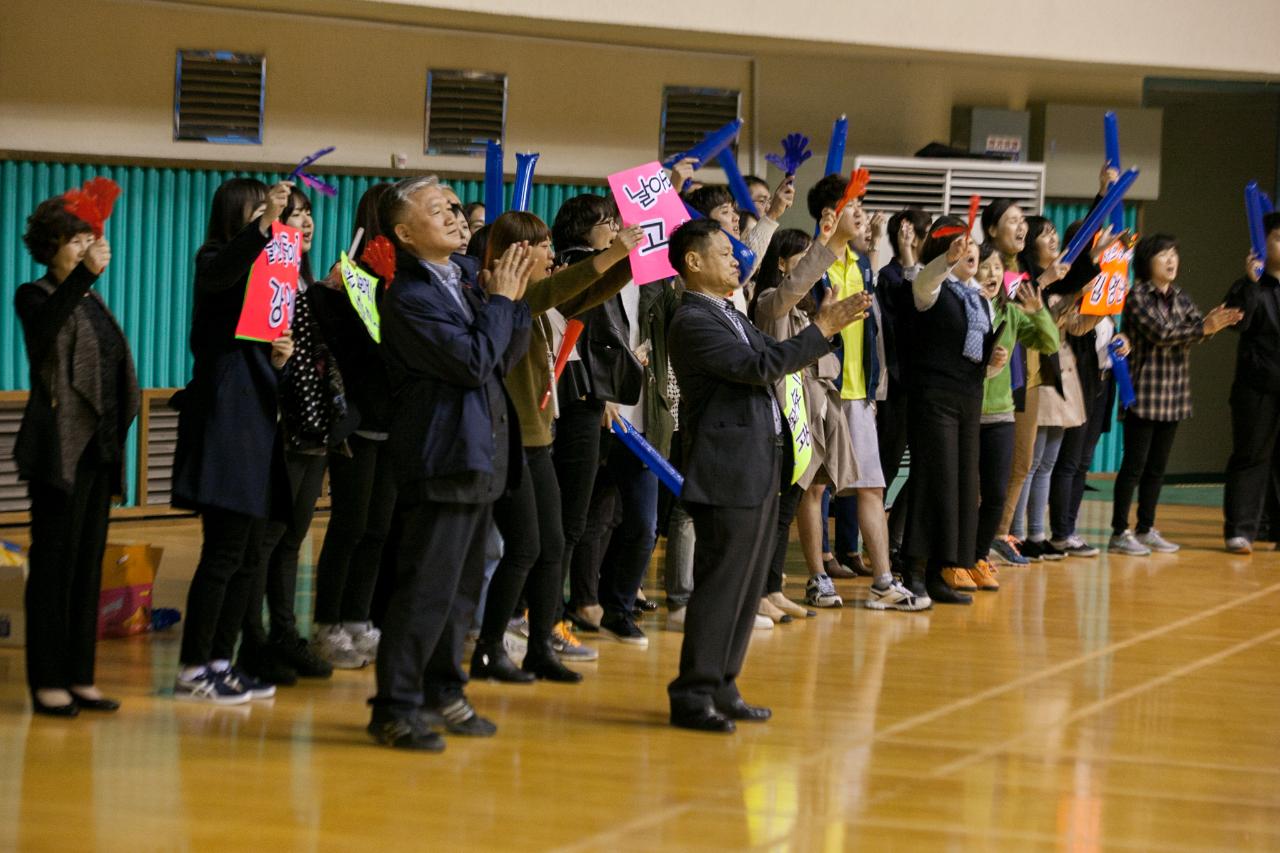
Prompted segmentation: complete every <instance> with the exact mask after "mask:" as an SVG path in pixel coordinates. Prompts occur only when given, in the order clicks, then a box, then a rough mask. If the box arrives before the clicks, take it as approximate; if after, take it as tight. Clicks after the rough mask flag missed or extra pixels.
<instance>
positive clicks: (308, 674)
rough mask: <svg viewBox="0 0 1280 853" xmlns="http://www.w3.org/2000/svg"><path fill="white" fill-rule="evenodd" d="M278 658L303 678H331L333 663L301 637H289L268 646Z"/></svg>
mask: <svg viewBox="0 0 1280 853" xmlns="http://www.w3.org/2000/svg"><path fill="white" fill-rule="evenodd" d="M268 649H270V652H271V654H274V655H275V657H276V659H277V660H279V661H280V662H281V663H283V664H284V665H285V666H288V667H290V668H292V669H293V670H294V672H296V673H297V674H298V675H299V676H301V677H302V678H329V677H330V676H332V675H333V664H331V663H329V662H328V661H327V660H323V659H322V658H320V656H319V655H317V654H316V653H315V652H313V651H311V646H310V644H308V643H307V641H306V640H304V639H302V638H301V637H288V638H286V639H283V640H278V641H276V642H274V643H272V644H271V645H270V646H268Z"/></svg>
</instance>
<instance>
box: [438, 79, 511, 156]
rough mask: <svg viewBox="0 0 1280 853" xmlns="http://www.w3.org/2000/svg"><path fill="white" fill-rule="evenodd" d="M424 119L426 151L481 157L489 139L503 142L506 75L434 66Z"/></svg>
mask: <svg viewBox="0 0 1280 853" xmlns="http://www.w3.org/2000/svg"><path fill="white" fill-rule="evenodd" d="M426 121H427V132H426V137H427V143H426V148H425V150H426V153H428V154H461V155H464V156H467V157H483V156H484V150H485V143H486V142H487V141H488V140H490V139H492V140H494V141H496V142H502V141H503V133H504V131H505V129H506V125H507V75H505V74H490V73H487V72H483V71H456V70H449V69H439V68H433V69H432V70H430V71H428V72H427V118H426Z"/></svg>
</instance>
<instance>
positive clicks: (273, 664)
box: [236, 643, 298, 687]
mask: <svg viewBox="0 0 1280 853" xmlns="http://www.w3.org/2000/svg"><path fill="white" fill-rule="evenodd" d="M236 668H237V669H241V670H244V671H245V672H247V673H249V674H250V675H252V676H253V677H254V678H256V679H258V680H259V681H265V682H266V683H267V684H274V685H276V686H277V687H292V686H293V685H295V684H297V683H298V671H297V670H296V669H294V668H293V667H291V666H289V664H287V663H285V662H284V661H283V660H281V659H280V657H279V656H277V655H276V654H275V652H274V651H273V650H272V649H271V647H270V646H246V645H245V644H244V643H241V644H240V655H239V657H238V658H237V659H236Z"/></svg>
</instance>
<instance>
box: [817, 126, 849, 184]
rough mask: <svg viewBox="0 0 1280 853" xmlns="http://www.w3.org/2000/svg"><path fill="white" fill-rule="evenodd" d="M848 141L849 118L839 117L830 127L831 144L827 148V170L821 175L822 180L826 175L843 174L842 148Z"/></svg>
mask: <svg viewBox="0 0 1280 853" xmlns="http://www.w3.org/2000/svg"><path fill="white" fill-rule="evenodd" d="M848 139H849V117H848V116H846V115H841V116H840V118H838V119H836V121H835V124H833V125H831V142H830V144H829V145H828V146H827V170H826V171H825V172H823V173H822V176H823V177H824V178H825V177H826V176H827V175H843V174H844V146H845V143H846V142H847V141H848Z"/></svg>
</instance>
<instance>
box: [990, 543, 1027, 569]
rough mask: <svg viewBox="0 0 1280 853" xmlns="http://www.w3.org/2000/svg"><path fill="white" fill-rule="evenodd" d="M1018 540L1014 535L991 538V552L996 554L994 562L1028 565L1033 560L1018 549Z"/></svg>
mask: <svg viewBox="0 0 1280 853" xmlns="http://www.w3.org/2000/svg"><path fill="white" fill-rule="evenodd" d="M1015 543H1016V540H1015V539H1014V538H1013V537H1012V536H997V537H996V538H995V539H993V540H991V553H992V554H993V555H994V556H995V558H994V560H993V562H996V563H1002V564H1004V565H1006V566H1027V565H1030V564H1031V561H1030V560H1028V559H1027V558H1026V557H1024V556H1022V552H1021V551H1019V550H1018V546H1017V544H1015Z"/></svg>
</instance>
